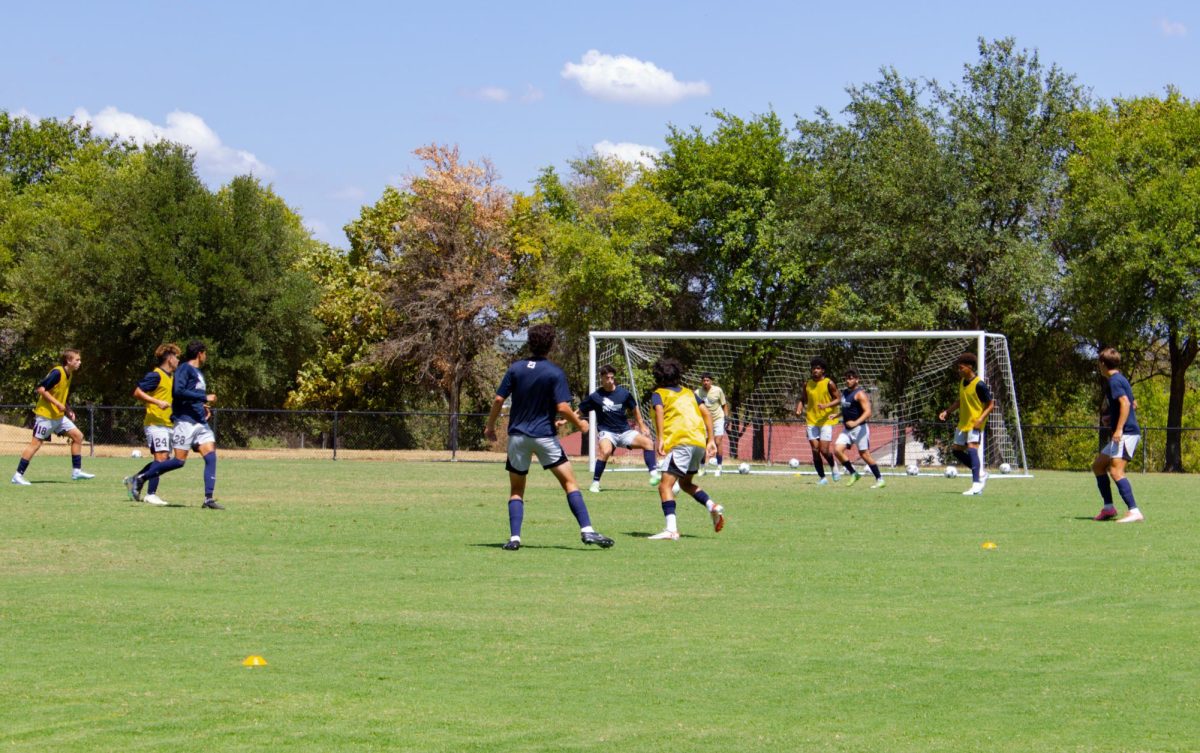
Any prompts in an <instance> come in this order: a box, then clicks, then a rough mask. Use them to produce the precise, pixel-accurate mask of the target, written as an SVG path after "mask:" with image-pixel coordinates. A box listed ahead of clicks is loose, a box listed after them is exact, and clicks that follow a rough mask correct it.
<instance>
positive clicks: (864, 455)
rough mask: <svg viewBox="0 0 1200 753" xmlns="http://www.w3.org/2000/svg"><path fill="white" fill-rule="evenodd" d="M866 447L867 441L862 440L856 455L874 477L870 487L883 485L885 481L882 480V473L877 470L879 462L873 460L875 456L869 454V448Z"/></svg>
mask: <svg viewBox="0 0 1200 753" xmlns="http://www.w3.org/2000/svg"><path fill="white" fill-rule="evenodd" d="M868 447H869V444H868V442H867V441H865V440H864V441H863V443H862V444H860V445H859V446H858V457H859V459H860V460H862V461H863V462H864V463H866V464H867V469H868V470H870V471H871V475H872V476H874V477H875V484H874V485H873V486H872V487H871V488H872V489H879V488H880V487H882V486H885V485H886V483H887V482H885V481H884V480H883V474H882V473H880V472H879V464H878V463H876V462H875V457H874V456H873V455H871V450H870V449H868Z"/></svg>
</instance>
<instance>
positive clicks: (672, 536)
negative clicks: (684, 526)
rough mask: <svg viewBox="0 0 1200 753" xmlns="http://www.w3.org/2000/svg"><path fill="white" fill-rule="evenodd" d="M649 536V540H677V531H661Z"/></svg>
mask: <svg viewBox="0 0 1200 753" xmlns="http://www.w3.org/2000/svg"><path fill="white" fill-rule="evenodd" d="M649 538H650V540H651V541H679V531H663V532H661V533H656V534H654V535H653V536H650V537H649Z"/></svg>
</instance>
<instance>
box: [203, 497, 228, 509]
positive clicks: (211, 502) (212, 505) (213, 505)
mask: <svg viewBox="0 0 1200 753" xmlns="http://www.w3.org/2000/svg"><path fill="white" fill-rule="evenodd" d="M200 506H201V507H203V508H204V509H205V510H224V509H225V508H224V507H223V506H222V505H219V504H217V500H215V499H211V498H210V499H206V500H204V504H202V505H200Z"/></svg>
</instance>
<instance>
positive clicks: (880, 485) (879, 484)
mask: <svg viewBox="0 0 1200 753" xmlns="http://www.w3.org/2000/svg"><path fill="white" fill-rule="evenodd" d="M885 486H887V482H886V481H884V480H883V479H879V480H878V481H876V482H875V483H873V484H871V488H872V489H882V488H883V487H885Z"/></svg>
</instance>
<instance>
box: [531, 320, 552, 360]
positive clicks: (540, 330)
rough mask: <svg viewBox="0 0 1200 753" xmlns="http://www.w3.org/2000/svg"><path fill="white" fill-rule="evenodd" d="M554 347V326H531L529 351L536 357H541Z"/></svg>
mask: <svg viewBox="0 0 1200 753" xmlns="http://www.w3.org/2000/svg"><path fill="white" fill-rule="evenodd" d="M553 347H554V327H553V326H552V325H549V324H535V325H533V326H532V327H530V328H529V352H530V353H532V354H533V355H534V357H535V358H541V357H543V356H545V355H546V354H547V353H549V352H550V349H551V348H553Z"/></svg>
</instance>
